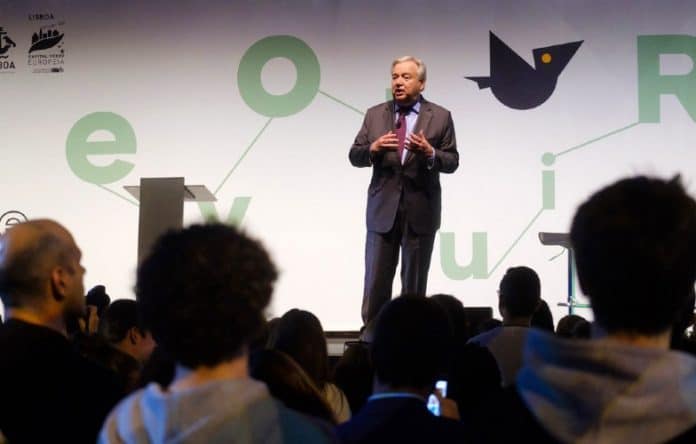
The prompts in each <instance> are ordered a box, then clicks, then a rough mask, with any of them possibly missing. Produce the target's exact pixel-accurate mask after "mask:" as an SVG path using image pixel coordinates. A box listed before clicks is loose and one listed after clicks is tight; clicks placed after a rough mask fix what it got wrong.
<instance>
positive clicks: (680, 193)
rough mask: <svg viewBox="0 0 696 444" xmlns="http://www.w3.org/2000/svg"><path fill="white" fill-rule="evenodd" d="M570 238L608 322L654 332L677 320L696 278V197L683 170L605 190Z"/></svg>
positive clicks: (610, 326) (599, 315) (586, 287)
mask: <svg viewBox="0 0 696 444" xmlns="http://www.w3.org/2000/svg"><path fill="white" fill-rule="evenodd" d="M570 238H571V243H572V246H573V250H574V253H575V258H576V262H577V270H578V279H579V281H580V285H581V287H582V289H583V292H584V293H585V294H587V295H588V297H589V299H590V302H591V303H592V308H593V311H594V315H595V319H596V321H597V323H598V324H599V325H600V326H601V327H602V328H604V329H605V330H606V331H607V332H608V333H610V334H611V333H616V332H624V333H631V334H638V335H656V334H659V333H663V332H666V331H667V330H668V329H669V328H670V327H671V326H672V324H673V323H674V321H675V319H676V318H677V316H679V313H680V311H681V310H682V307H683V306H684V304H685V302H686V300H687V298H688V297H689V293H690V291H692V289H693V285H694V280H695V279H696V202H694V199H693V198H692V197H690V196H689V195H688V194H687V193H686V191H685V189H684V187H683V186H682V184H681V180H680V178H679V176H677V177H675V178H673V179H671V180H662V179H656V178H650V177H644V176H640V177H633V178H628V179H623V180H620V181H618V182H616V183H614V184H612V185H610V186H608V187H606V188H603V189H601V190H600V191H598V192H597V193H595V194H594V195H592V196H591V197H590V198H589V199H588V200H587V201H586V202H585V203H583V204H582V205H581V206H580V207H579V208H578V210H577V213H576V214H575V217H574V219H573V223H572V227H571V231H570Z"/></svg>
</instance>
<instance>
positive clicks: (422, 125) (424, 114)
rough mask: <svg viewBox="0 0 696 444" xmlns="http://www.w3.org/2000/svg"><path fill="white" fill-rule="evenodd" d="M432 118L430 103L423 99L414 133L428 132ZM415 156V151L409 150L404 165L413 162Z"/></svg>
mask: <svg viewBox="0 0 696 444" xmlns="http://www.w3.org/2000/svg"><path fill="white" fill-rule="evenodd" d="M432 118H433V112H432V109H430V103H428V101H427V100H425V99H422V100H421V106H420V112H419V113H418V119H416V125H415V126H414V127H413V133H414V134H417V133H419V132H420V131H421V130H423V131H424V132H427V131H426V130H427V129H428V124H430V119H432ZM414 156H415V154H414V153H413V151H411V150H409V151H408V154H407V155H406V161H405V162H404V165H406V164H407V163H408V162H409V161H411V160H412V159H413V157H414Z"/></svg>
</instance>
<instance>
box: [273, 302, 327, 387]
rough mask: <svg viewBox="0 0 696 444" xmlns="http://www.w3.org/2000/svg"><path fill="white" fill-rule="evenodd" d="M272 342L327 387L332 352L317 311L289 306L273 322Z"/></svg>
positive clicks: (319, 383) (317, 382)
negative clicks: (285, 311) (311, 311)
mask: <svg viewBox="0 0 696 444" xmlns="http://www.w3.org/2000/svg"><path fill="white" fill-rule="evenodd" d="M268 346H269V348H272V349H275V350H279V351H281V352H283V353H286V354H287V355H288V356H290V357H291V358H292V359H293V360H294V361H295V362H296V363H297V364H299V365H300V367H302V369H303V370H304V371H305V372H306V373H307V375H308V376H309V377H310V379H311V380H312V381H313V382H314V385H315V386H316V387H317V388H318V389H319V390H323V389H324V386H325V385H326V383H327V382H328V380H329V355H328V351H327V348H326V338H325V337H324V330H323V328H322V326H321V323H320V322H319V319H318V318H317V317H316V316H315V315H313V314H312V313H310V312H308V311H305V310H299V309H296V308H295V309H292V310H289V311H288V312H287V313H285V314H284V315H283V316H281V317H280V319H279V320H278V321H277V322H276V324H275V325H274V326H273V334H272V335H270V337H269V341H268Z"/></svg>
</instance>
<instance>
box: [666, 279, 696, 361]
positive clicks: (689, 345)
mask: <svg viewBox="0 0 696 444" xmlns="http://www.w3.org/2000/svg"><path fill="white" fill-rule="evenodd" d="M694 304H696V294H695V292H694V289H693V288H692V289H691V293H690V295H689V298H688V299H687V300H686V301H685V302H684V307H683V308H682V310H681V312H680V313H679V316H678V318H677V321H676V323H675V324H674V328H673V329H672V340H671V344H670V347H671V348H672V349H674V350H680V351H683V352H686V353H690V354H692V355H696V338H695V337H694V335H693V334H691V335H687V333H686V330H687V328H689V327H692V326H693V325H694Z"/></svg>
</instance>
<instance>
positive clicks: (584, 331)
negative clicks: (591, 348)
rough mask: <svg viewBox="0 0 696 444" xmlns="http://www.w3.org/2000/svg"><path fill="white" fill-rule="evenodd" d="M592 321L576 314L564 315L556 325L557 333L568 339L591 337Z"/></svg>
mask: <svg viewBox="0 0 696 444" xmlns="http://www.w3.org/2000/svg"><path fill="white" fill-rule="evenodd" d="M589 327H590V323H589V322H588V321H587V320H586V319H585V318H583V317H582V316H578V315H576V314H570V315H566V316H563V317H562V318H561V319H560V320H559V321H558V325H557V326H556V335H557V336H559V337H561V338H566V339H589V337H590V335H589V333H590V329H589Z"/></svg>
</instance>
